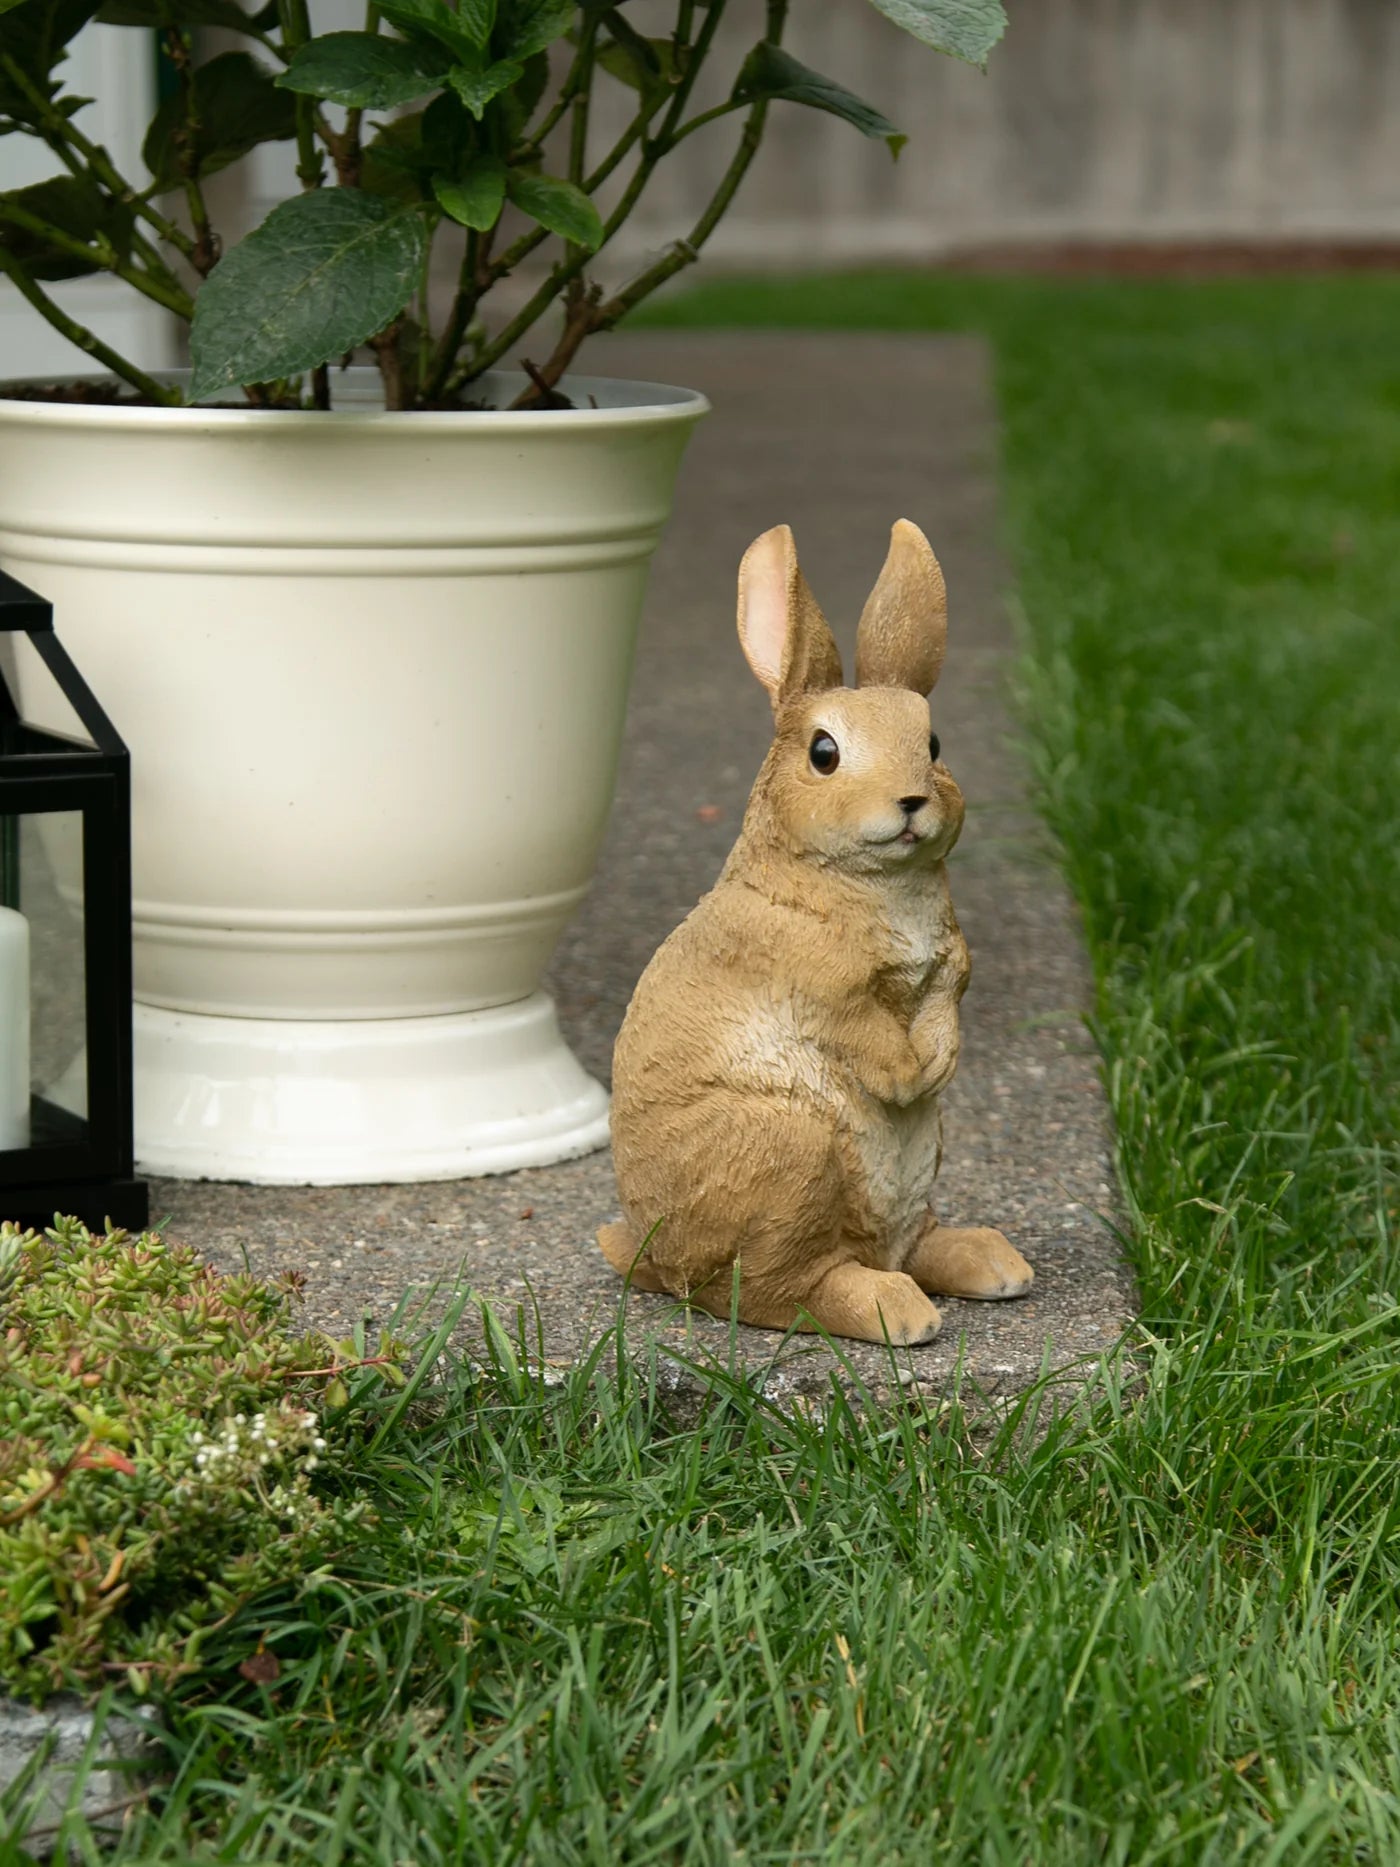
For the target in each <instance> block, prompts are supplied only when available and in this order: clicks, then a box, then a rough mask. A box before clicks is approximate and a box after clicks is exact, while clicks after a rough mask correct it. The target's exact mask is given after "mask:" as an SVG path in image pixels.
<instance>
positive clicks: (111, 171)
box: [0, 52, 194, 261]
mask: <svg viewBox="0 0 1400 1867" xmlns="http://www.w3.org/2000/svg"><path fill="white" fill-rule="evenodd" d="M0 71H3V72H4V74H5V76H6V77H7V78H8V79H9V80H10V82H11V83H12V84H13V85H14V86H15V88H16V90H18V91H19V92H20V94H21V95H22V96H23V97H24V99H25V101H26V103H28V104H29V105H30V106H31V108H32V109H33V110H34V111H35V113H36V117H37V120H38V122H39V124H40V126H41V129H40V134H41V136H42V138H43V140H44V142H46V143H47V144H48V146H49V148H50V149H52V150H53V152H54V154H55V155H56V156H58V157H59V159H60V160H61V161H62V162H63V163H64V164H65V166H66V167H67V168H69V169H71V170H72V172H73V173H74V174H75V175H87V174H91V175H92V176H93V177H94V178H95V179H96V180H97V181H99V182H101V184H102V186H103V187H104V188H105V189H106V190H107V192H108V193H109V194H110V195H112V196H113V197H114V198H115V199H116V200H118V201H120V202H121V203H122V205H123V206H124V207H130V208H131V209H132V210H133V212H135V213H137V214H139V215H140V217H141V219H142V220H144V221H145V223H146V225H147V226H148V227H153V228H154V229H155V231H156V232H157V233H158V234H159V235H160V237H161V239H162V240H165V241H167V242H168V243H169V244H170V245H171V246H173V247H174V248H175V250H176V252H177V253H180V254H182V255H183V256H184V257H185V258H186V259H188V260H191V261H192V260H193V258H194V241H193V240H192V239H191V238H190V236H189V235H188V234H187V233H186V232H185V231H184V229H183V228H182V227H178V226H176V224H175V222H174V221H172V220H167V219H166V217H165V216H164V215H163V214H162V213H160V212H159V210H158V209H156V208H153V207H152V206H151V204H150V202H149V201H147V200H146V198H145V197H144V195H141V194H138V193H137V191H136V189H134V188H133V187H132V185H131V183H130V182H129V181H127V180H126V178H125V176H123V175H121V174H120V173H119V172H118V171H117V169H116V168H115V166H114V165H113V162H112V158H111V157H110V156H109V155H108V154H107V151H106V150H105V149H103V148H102V147H101V145H100V144H98V143H94V142H92V141H91V140H90V139H89V138H88V137H86V136H84V134H83V132H82V131H81V130H80V129H79V128H78V127H77V125H76V124H75V123H74V122H73V119H72V118H71V117H65V116H64V114H63V112H62V111H61V110H59V109H58V108H57V107H56V106H55V105H54V104H53V103H52V102H51V101H50V100H49V99H48V98H47V97H45V95H44V93H43V92H42V91H41V90H40V89H39V87H38V86H37V85H35V84H33V83H31V82H30V79H29V77H28V76H27V74H26V73H25V71H24V70H23V69H22V67H21V66H19V65H17V64H16V63H15V61H14V59H12V58H11V57H10V56H9V54H8V53H7V52H0ZM79 156H80V157H81V158H82V160H81V161H79V160H78V159H77V158H78V157H79Z"/></svg>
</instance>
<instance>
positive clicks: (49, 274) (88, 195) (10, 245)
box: [0, 175, 132, 279]
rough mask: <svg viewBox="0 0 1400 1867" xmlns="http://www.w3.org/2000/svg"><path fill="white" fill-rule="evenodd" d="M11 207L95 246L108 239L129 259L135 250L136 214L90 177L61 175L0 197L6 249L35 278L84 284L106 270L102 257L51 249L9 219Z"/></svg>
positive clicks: (0, 218) (42, 240) (52, 247)
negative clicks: (83, 256) (90, 276)
mask: <svg viewBox="0 0 1400 1867" xmlns="http://www.w3.org/2000/svg"><path fill="white" fill-rule="evenodd" d="M11 208H19V209H22V210H24V211H25V212H27V213H29V214H33V215H36V216H37V217H38V218H39V219H40V220H43V221H46V222H47V223H48V224H49V226H51V227H56V228H57V229H58V230H59V232H60V233H66V234H71V236H72V237H73V238H74V239H75V240H82V241H84V242H88V243H90V242H92V241H95V240H97V239H99V238H103V239H106V240H107V241H108V242H109V244H110V245H111V246H112V247H113V248H114V249H115V250H116V252H117V253H118V254H119V255H120V256H121V257H122V258H123V259H124V258H125V257H126V255H127V253H128V252H129V251H130V247H131V229H132V213H131V209H130V208H129V207H125V206H123V205H122V204H121V203H120V202H118V201H114V200H113V199H112V197H111V196H110V195H106V194H103V193H102V191H101V189H100V188H98V187H97V185H96V183H95V182H92V181H90V180H89V179H88V177H87V176H86V175H55V176H52V177H51V178H50V179H49V180H48V181H42V182H34V183H33V184H32V185H31V186H30V187H28V188H16V189H14V190H13V191H12V192H11V193H9V194H0V228H4V230H5V232H4V239H5V246H6V248H7V250H8V251H9V252H10V253H12V254H13V255H14V257H15V258H16V259H17V260H19V261H20V263H21V264H22V265H23V267H24V269H25V271H26V272H27V273H28V274H29V276H30V278H31V279H80V278H82V277H83V276H84V275H85V274H87V273H91V272H100V271H102V270H103V265H102V261H101V260H100V259H99V258H97V257H94V258H93V259H91V260H88V261H84V260H82V259H79V258H78V257H77V255H76V254H74V253H69V252H66V251H64V250H63V249H62V248H60V247H57V246H54V245H51V244H50V243H49V242H48V241H47V240H45V239H44V238H43V236H42V235H40V234H37V233H35V232H33V231H32V230H31V229H30V228H27V227H20V226H16V225H15V224H14V222H13V220H12V219H11V218H10V216H9V214H8V210H9V209H11Z"/></svg>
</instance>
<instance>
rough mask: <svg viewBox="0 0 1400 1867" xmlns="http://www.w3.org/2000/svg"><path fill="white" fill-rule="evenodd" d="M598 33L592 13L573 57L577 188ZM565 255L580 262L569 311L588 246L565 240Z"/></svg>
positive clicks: (580, 287)
mask: <svg viewBox="0 0 1400 1867" xmlns="http://www.w3.org/2000/svg"><path fill="white" fill-rule="evenodd" d="M597 37H598V17H597V15H596V14H594V15H592V16H591V17H590V18H589V20H588V23H587V24H586V25H585V27H584V29H583V33H582V36H581V37H580V39H579V48H578V57H577V58H576V59H575V60H574V70H575V71H576V72H577V73H578V85H577V89H576V90H575V92H574V109H573V116H572V117H571V119H570V121H569V180H570V181H571V182H572V183H573V184H574V186H575V187H576V188H577V187H580V186H581V185H582V183H583V178H584V168H585V165H586V164H587V161H588V112H589V107H590V105H591V104H592V102H593V72H594V64H593V52H594V46H595V43H596V41H597ZM564 257H565V259H567V260H577V261H578V262H579V270H578V271H577V272H575V274H574V276H573V278H572V279H571V280H570V281H569V286H568V293H567V296H566V299H565V309H566V314H567V315H572V314H573V312H574V310H575V309H576V307H577V306H578V304H579V302H580V300H581V299H582V297H583V294H584V289H585V288H584V282H583V270H582V268H583V266H585V265H586V264H587V263H588V249H587V248H586V247H582V246H579V245H577V244H575V243H574V242H572V241H569V240H566V241H565V242H564Z"/></svg>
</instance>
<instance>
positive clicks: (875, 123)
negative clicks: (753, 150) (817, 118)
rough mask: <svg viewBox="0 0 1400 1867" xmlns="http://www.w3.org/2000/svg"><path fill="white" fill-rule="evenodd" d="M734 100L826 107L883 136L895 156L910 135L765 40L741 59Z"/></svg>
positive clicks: (865, 129)
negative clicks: (774, 99) (773, 99)
mask: <svg viewBox="0 0 1400 1867" xmlns="http://www.w3.org/2000/svg"><path fill="white" fill-rule="evenodd" d="M733 96H734V99H735V101H736V102H737V103H752V102H753V100H754V99H755V98H760V97H782V98H786V99H788V101H789V102H791V103H794V104H808V105H810V106H811V108H812V109H814V110H826V111H829V112H830V113H831V115H832V116H833V117H840V118H841V120H842V121H843V122H844V123H851V124H854V125H855V127H856V128H857V129H858V130H860V131H861V132H862V133H863V134H864V135H866V136H882V137H883V138H884V139H885V141H886V142H887V143H888V144H889V146H890V154H891V155H892V156H897V155H898V154H899V152H900V150H901V149H902V148H903V147H904V145H905V144H906V143H907V142H908V141H909V138H908V137H907V136H906V135H905V134H904V132H903V131H902V130H897V129H896V128H895V126H894V125H893V124H892V123H891V122H890V120H889V118H888V117H884V116H881V114H880V112H879V111H878V110H876V109H875V107H874V105H873V104H865V103H862V102H861V100H860V98H858V97H856V96H855V95H854V94H853V93H852V92H850V91H847V90H845V89H843V87H842V86H841V85H839V84H834V83H833V82H832V80H831V79H830V78H823V77H822V76H821V74H820V73H819V72H815V71H810V70H809V69H808V68H807V66H806V65H802V64H799V63H798V61H797V60H796V59H795V58H793V57H792V55H791V54H790V53H788V52H784V51H783V50H782V48H781V47H780V46H776V45H769V44H768V43H767V42H766V41H765V42H764V43H763V44H761V45H756V46H755V47H754V49H753V50H752V52H750V53H749V55H748V57H747V58H746V59H745V60H744V65H743V69H742V70H741V71H740V73H739V76H738V78H737V79H736V80H735V83H734V91H733Z"/></svg>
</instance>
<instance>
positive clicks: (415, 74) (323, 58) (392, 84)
mask: <svg viewBox="0 0 1400 1867" xmlns="http://www.w3.org/2000/svg"><path fill="white" fill-rule="evenodd" d="M448 64H449V60H448V57H447V55H446V53H445V52H439V51H436V50H434V49H432V48H430V47H428V46H423V45H410V44H408V42H407V41H406V40H404V39H386V38H384V37H383V36H382V35H381V34H379V33H376V32H328V33H326V34H325V35H324V36H323V37H322V38H320V39H310V40H308V41H307V43H306V44H305V45H303V46H298V48H297V50H296V51H295V52H294V53H293V54H292V62H291V64H290V65H289V66H288V67H287V69H286V70H285V71H284V72H282V74H281V75H280V76H279V77H278V79H277V81H276V82H277V86H278V89H279V90H283V91H305V92H308V93H309V94H310V95H311V96H312V97H325V98H329V100H330V101H331V103H333V104H349V105H351V106H352V107H354V108H356V109H359V110H392V109H393V107H394V106H395V105H396V104H409V103H412V101H413V100H414V98H415V97H421V96H422V95H423V93H424V92H425V91H435V90H436V89H437V88H438V86H439V85H440V84H441V83H442V81H443V79H444V78H445V77H446V76H447V68H448Z"/></svg>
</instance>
